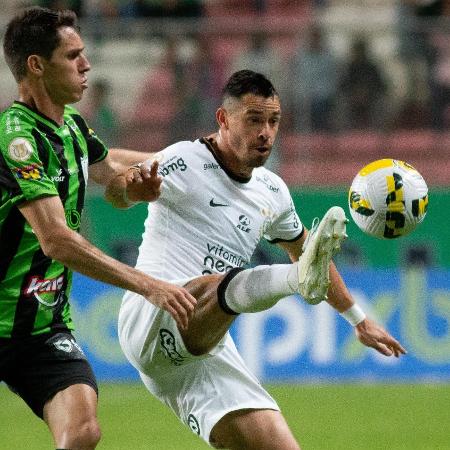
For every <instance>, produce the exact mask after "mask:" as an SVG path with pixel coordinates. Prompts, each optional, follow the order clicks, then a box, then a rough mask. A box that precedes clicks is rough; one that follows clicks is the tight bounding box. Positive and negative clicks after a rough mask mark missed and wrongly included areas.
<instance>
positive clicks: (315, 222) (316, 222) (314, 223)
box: [302, 217, 320, 251]
mask: <svg viewBox="0 0 450 450" xmlns="http://www.w3.org/2000/svg"><path fill="white" fill-rule="evenodd" d="M319 222H320V220H319V218H318V217H315V218H314V219H313V221H312V224H311V229H310V230H309V232H308V236H306V240H305V242H304V243H303V248H302V250H303V251H304V250H305V248H306V247H307V245H308V243H309V241H310V240H311V239H312V238H313V236H314V234H315V233H316V231H317V228H318V227H319Z"/></svg>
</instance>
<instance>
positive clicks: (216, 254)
mask: <svg viewBox="0 0 450 450" xmlns="http://www.w3.org/2000/svg"><path fill="white" fill-rule="evenodd" d="M206 248H207V252H208V254H207V255H206V256H205V258H204V259H203V266H204V267H205V268H204V270H203V271H202V275H207V274H211V273H224V272H228V271H230V270H231V269H233V268H234V267H242V266H245V264H247V261H244V260H243V259H242V257H241V256H239V255H236V254H235V253H233V252H231V251H229V250H227V249H226V248H224V247H223V246H222V245H220V244H210V243H209V242H207V243H206Z"/></svg>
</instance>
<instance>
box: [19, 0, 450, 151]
mask: <svg viewBox="0 0 450 450" xmlns="http://www.w3.org/2000/svg"><path fill="white" fill-rule="evenodd" d="M277 1H278V2H281V3H283V2H284V4H286V5H289V0H247V1H245V0H244V1H241V2H235V1H234V0H228V2H229V4H230V5H231V6H233V5H234V6H233V7H234V8H237V6H236V5H238V4H239V3H240V4H244V5H245V7H246V8H247V10H248V9H249V8H250V10H253V11H254V13H255V14H265V12H266V11H267V8H268V6H269V5H271V4H273V3H274V2H277ZM208 2H215V5H216V6H218V4H221V6H222V7H223V5H225V4H227V1H223V2H217V1H215V0H109V1H108V0H40V1H33V2H26V1H21V2H20V3H21V4H24V3H34V4H40V5H42V6H46V7H51V8H71V9H73V10H75V11H76V12H77V13H78V14H79V16H80V17H82V18H83V17H85V18H86V17H91V18H92V17H103V18H105V17H107V18H111V17H116V18H118V20H120V19H121V18H123V19H124V20H127V19H129V18H139V17H140V18H151V17H153V18H160V17H165V18H176V19H179V18H187V19H189V18H191V19H192V18H200V17H205V15H206V16H207V15H208V14H210V13H209V12H208V11H209V10H210V8H211V5H212V4H213V3H208ZM271 2H272V3H271ZM290 3H292V5H293V6H298V4H299V3H304V4H306V3H308V6H309V9H308V8H305V9H304V10H305V11H308V13H309V18H308V20H307V21H306V22H305V26H304V27H302V29H299V30H298V31H297V32H294V33H293V32H292V31H291V32H290V33H283V32H281V31H280V29H279V28H278V29H276V30H275V31H274V30H271V29H270V27H266V26H264V27H263V28H261V29H258V28H257V27H253V29H252V30H250V31H248V32H246V31H245V30H239V29H238V30H236V35H235V36H231V38H230V37H229V36H228V37H224V36H220V35H215V34H214V33H211V32H201V31H198V32H195V33H189V34H188V35H184V34H182V33H178V32H173V31H174V30H168V33H167V34H166V35H163V36H159V37H160V38H161V48H162V49H163V50H162V56H161V57H160V58H158V62H157V63H156V64H152V66H151V68H149V71H148V74H147V75H146V76H145V77H144V79H143V81H142V83H141V85H140V86H139V89H138V95H137V96H136V98H135V100H134V101H135V105H134V107H133V111H134V112H133V114H132V115H130V114H129V113H128V111H127V113H126V120H128V121H129V123H128V124H127V123H125V124H124V123H123V120H122V119H123V117H121V111H118V110H117V108H114V107H113V106H112V104H111V96H114V89H113V88H114V80H113V78H114V74H113V73H112V74H111V77H110V78H107V77H103V78H98V79H96V80H95V82H94V83H93V84H92V86H91V90H90V95H89V97H88V101H87V102H85V104H84V105H82V107H83V108H84V110H85V111H84V112H85V114H86V115H87V116H88V118H90V120H91V121H92V126H93V127H97V129H98V131H99V134H102V133H103V132H106V134H105V135H106V136H108V140H109V142H108V143H111V144H114V143H117V140H119V136H120V130H119V123H122V124H123V125H124V126H125V127H126V128H127V129H128V130H131V132H132V133H133V134H134V135H135V136H137V135H138V134H139V131H140V129H141V130H145V131H147V132H150V131H151V128H152V127H153V128H154V131H155V133H159V136H160V140H161V142H158V144H161V145H164V144H166V143H168V142H171V141H173V140H176V139H181V138H194V137H197V136H199V135H201V134H202V133H205V132H208V131H210V130H211V129H213V127H214V111H215V108H216V107H217V105H218V103H219V99H220V87H221V86H222V84H223V82H224V80H225V79H226V78H227V77H228V76H229V75H230V74H231V73H232V72H233V71H235V70H238V69H242V68H251V69H253V70H256V71H260V72H262V73H264V74H266V75H267V76H268V77H269V78H270V79H272V81H273V82H274V84H275V86H276V87H277V88H278V91H279V92H280V95H281V98H282V104H283V127H284V128H288V129H289V130H291V131H293V132H299V133H311V132H320V133H334V132H339V131H342V130H353V129H357V130H372V129H375V130H381V131H384V130H387V131H390V130H396V129H423V128H430V129H433V130H438V131H443V130H447V129H448V128H449V125H450V39H449V37H450V27H449V24H450V22H449V20H450V17H449V13H450V7H449V6H448V5H447V3H449V2H446V1H444V0H397V2H396V9H395V11H396V19H395V34H396V47H397V49H396V57H395V65H394V66H393V67H394V69H395V70H396V71H397V72H396V73H395V74H393V73H391V70H392V65H390V64H388V63H387V62H385V61H383V57H382V56H381V57H380V53H379V52H378V53H377V54H375V53H374V47H373V41H372V35H371V34H370V33H365V32H364V30H363V31H358V32H350V31H349V32H348V33H347V34H346V38H347V40H346V42H347V44H346V51H345V52H340V53H339V52H337V51H336V48H335V46H333V41H332V39H333V36H332V33H331V32H330V29H329V28H327V27H326V26H325V25H324V24H323V23H322V22H321V21H320V20H316V18H317V15H315V13H314V12H315V11H318V10H319V9H320V10H321V11H322V10H323V9H324V8H326V6H327V4H329V3H337V2H332V1H330V0H328V1H326V0H321V1H313V0H309V1H306V0H290ZM341 3H342V2H341ZM344 3H345V2H344ZM231 6H230V8H231ZM192 20H196V19H192ZM171 31H172V32H171ZM175 31H176V30H175ZM186 41H188V42H189V43H190V48H191V51H190V52H189V55H188V56H186V54H185V53H183V51H182V48H184V46H185V43H186ZM227 43H228V44H227ZM227 45H228V48H226V46H227ZM114 57H115V55H114V54H112V55H111V58H114ZM400 91H401V93H400ZM122 116H123V114H122ZM161 130H164V131H165V132H164V133H163V136H161ZM155 139H156V138H155Z"/></svg>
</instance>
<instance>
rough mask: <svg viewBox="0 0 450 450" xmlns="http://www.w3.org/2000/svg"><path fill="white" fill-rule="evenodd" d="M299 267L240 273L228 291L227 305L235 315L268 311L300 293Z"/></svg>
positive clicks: (254, 269)
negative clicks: (298, 290)
mask: <svg viewBox="0 0 450 450" xmlns="http://www.w3.org/2000/svg"><path fill="white" fill-rule="evenodd" d="M297 288H298V272H297V263H294V264H273V265H270V266H258V267H255V268H253V269H246V270H243V271H242V272H239V273H238V274H237V275H236V276H235V277H234V278H233V279H232V280H231V281H230V282H229V284H228V286H227V288H226V290H225V295H224V297H225V302H226V304H227V306H228V307H229V308H230V309H231V310H233V311H234V312H236V313H244V312H258V311H264V310H266V309H269V308H270V307H272V306H273V305H275V303H277V302H278V300H280V299H281V298H283V297H286V296H288V295H291V294H293V293H295V292H297Z"/></svg>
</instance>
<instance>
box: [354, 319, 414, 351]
mask: <svg viewBox="0 0 450 450" xmlns="http://www.w3.org/2000/svg"><path fill="white" fill-rule="evenodd" d="M355 334H356V337H357V338H358V340H359V341H360V342H361V343H362V344H364V345H366V346H367V347H372V348H374V349H375V350H376V351H377V352H379V353H381V354H382V355H385V356H395V357H396V358H398V357H399V356H400V355H405V354H406V353H407V352H406V350H405V349H404V348H403V347H402V345H401V344H400V342H398V341H397V340H396V339H394V338H393V337H392V336H391V335H390V334H389V333H388V332H387V331H386V330H385V329H384V328H383V327H381V326H380V325H378V324H377V323H375V322H373V321H372V320H370V319H369V318H365V319H364V320H363V321H362V322H361V323H359V324H358V325H356V327H355Z"/></svg>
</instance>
